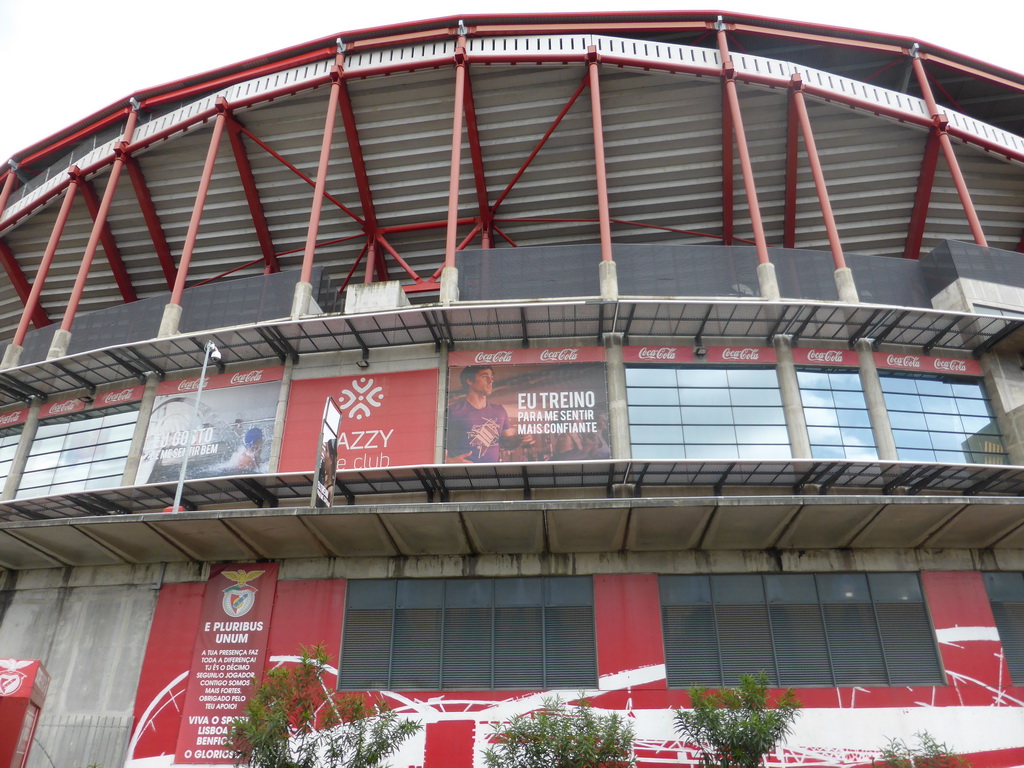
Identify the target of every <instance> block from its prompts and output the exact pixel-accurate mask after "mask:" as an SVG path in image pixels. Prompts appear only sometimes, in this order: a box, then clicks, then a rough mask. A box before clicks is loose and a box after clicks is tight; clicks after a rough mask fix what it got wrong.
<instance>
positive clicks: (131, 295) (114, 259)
mask: <svg viewBox="0 0 1024 768" xmlns="http://www.w3.org/2000/svg"><path fill="white" fill-rule="evenodd" d="M118 165H120V164H119V163H118V164H115V165H114V168H117V167H118ZM111 173H112V174H113V168H112V169H111ZM115 184H116V182H115ZM81 189H82V200H83V201H84V202H85V207H86V208H87V209H88V210H89V218H91V219H92V224H93V228H94V229H95V228H96V227H97V226H99V227H100V243H101V244H102V245H103V253H104V255H105V256H106V257H107V263H108V264H109V265H110V272H111V274H112V275H113V276H114V282H115V283H117V287H118V289H119V290H120V291H121V298H122V299H124V301H125V303H126V304H127V303H129V302H132V301H137V300H138V298H139V297H138V295H137V294H136V293H135V286H134V285H132V278H131V276H130V275H129V274H128V270H127V268H125V265H124V259H123V258H122V257H121V249H120V248H118V247H117V240H116V239H115V238H114V233H113V232H112V231H111V229H110V221H108V220H107V217H106V215H105V214H103V213H102V212H101V208H102V205H103V203H102V202H101V201H100V198H99V197H98V196H97V195H96V190H94V189H93V188H92V184H90V183H89V182H88V181H83V182H82V186H81ZM107 212H109V206H107ZM86 249H87V252H88V246H86Z"/></svg>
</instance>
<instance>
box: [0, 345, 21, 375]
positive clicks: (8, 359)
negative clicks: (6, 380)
mask: <svg viewBox="0 0 1024 768" xmlns="http://www.w3.org/2000/svg"><path fill="white" fill-rule="evenodd" d="M24 349H25V348H24V347H23V346H21V345H20V344H8V345H7V348H6V349H5V350H4V359H3V362H0V371H2V370H6V369H7V368H17V367H18V362H19V361H20V360H21V353H22V352H23V351H24Z"/></svg>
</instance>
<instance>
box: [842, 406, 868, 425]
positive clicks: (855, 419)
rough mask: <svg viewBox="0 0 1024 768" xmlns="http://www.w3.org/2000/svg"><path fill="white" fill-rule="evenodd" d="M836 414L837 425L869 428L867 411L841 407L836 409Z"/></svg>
mask: <svg viewBox="0 0 1024 768" xmlns="http://www.w3.org/2000/svg"><path fill="white" fill-rule="evenodd" d="M836 416H837V417H838V418H839V425H840V426H842V427H867V428H868V429H870V428H871V419H870V418H869V417H868V412H867V411H866V410H864V411H855V410H851V409H848V408H843V409H841V410H837V411H836Z"/></svg>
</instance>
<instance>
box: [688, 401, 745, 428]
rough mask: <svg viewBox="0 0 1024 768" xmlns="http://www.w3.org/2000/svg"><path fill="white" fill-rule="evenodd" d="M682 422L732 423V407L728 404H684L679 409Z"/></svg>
mask: <svg viewBox="0 0 1024 768" xmlns="http://www.w3.org/2000/svg"><path fill="white" fill-rule="evenodd" d="M679 410H680V416H681V418H682V423H683V424H732V421H733V417H732V408H729V407H728V406H705V407H703V408H699V407H697V406H687V405H684V406H682V407H681V408H680V409H679Z"/></svg>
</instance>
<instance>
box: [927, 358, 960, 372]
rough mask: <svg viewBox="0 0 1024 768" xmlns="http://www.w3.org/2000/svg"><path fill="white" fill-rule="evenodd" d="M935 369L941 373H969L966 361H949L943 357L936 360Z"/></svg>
mask: <svg viewBox="0 0 1024 768" xmlns="http://www.w3.org/2000/svg"><path fill="white" fill-rule="evenodd" d="M934 362H935V368H936V370H939V371H952V372H954V373H967V361H966V360H949V359H946V358H942V357H937V358H935V361H934Z"/></svg>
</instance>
